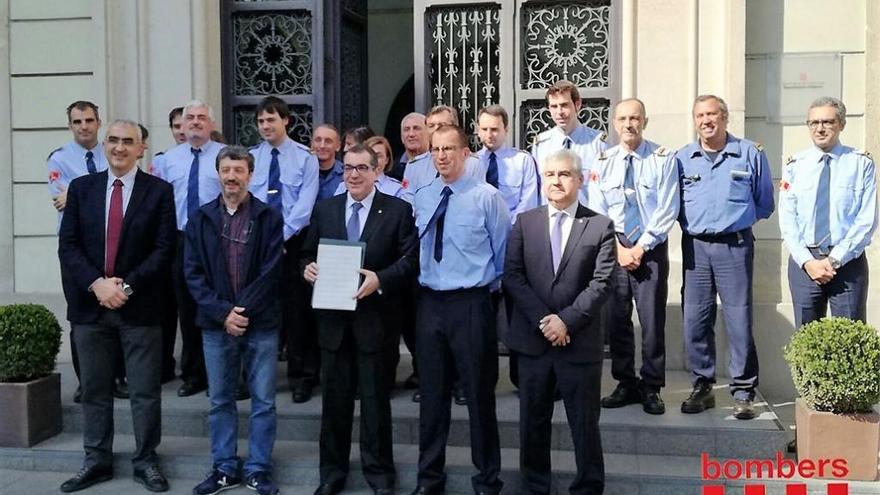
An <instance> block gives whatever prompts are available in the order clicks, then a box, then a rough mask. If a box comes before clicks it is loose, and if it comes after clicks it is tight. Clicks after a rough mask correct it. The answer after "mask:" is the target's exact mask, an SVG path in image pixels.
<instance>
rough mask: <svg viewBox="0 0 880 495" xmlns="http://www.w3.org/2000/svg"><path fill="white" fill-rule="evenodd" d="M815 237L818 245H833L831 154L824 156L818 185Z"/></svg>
mask: <svg viewBox="0 0 880 495" xmlns="http://www.w3.org/2000/svg"><path fill="white" fill-rule="evenodd" d="M814 211H815V215H816V217H815V219H814V226H815V229H816V230H815V231H814V234H813V236H814V238H813V241H815V244H816V247H819V248H822V249H828V247H829V246H830V245H831V155H828V154H826V155H824V156H822V172H821V173H820V174H819V184H818V186H816V208H815V210H814Z"/></svg>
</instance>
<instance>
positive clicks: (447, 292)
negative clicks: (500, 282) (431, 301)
mask: <svg viewBox="0 0 880 495" xmlns="http://www.w3.org/2000/svg"><path fill="white" fill-rule="evenodd" d="M421 289H422V291H423V292H426V293H428V294H433V295H437V296H454V295H456V294H479V293H482V292H489V286H488V285H481V286H479V287H468V288H467V289H450V290H435V289H432V288H430V287H427V286H424V285H422V286H421Z"/></svg>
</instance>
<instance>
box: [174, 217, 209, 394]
mask: <svg viewBox="0 0 880 495" xmlns="http://www.w3.org/2000/svg"><path fill="white" fill-rule="evenodd" d="M183 243H184V237H183V232H178V236H177V255H176V256H175V257H174V272H173V275H174V295H175V297H176V298H177V312H178V316H179V318H180V338H181V340H182V341H183V348H182V349H181V352H180V377H181V378H183V380H184V381H193V382H198V383H204V384H207V383H208V377H207V375H206V374H205V354H204V352H203V350H202V329H200V328H198V327H197V326H196V302H195V301H194V300H193V298H192V296H191V295H190V293H189V287H187V285H186V278H185V277H184V274H183Z"/></svg>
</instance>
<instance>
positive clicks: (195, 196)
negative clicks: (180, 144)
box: [186, 148, 202, 218]
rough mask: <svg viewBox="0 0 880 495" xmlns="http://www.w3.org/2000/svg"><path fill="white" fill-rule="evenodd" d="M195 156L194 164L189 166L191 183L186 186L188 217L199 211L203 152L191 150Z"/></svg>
mask: <svg viewBox="0 0 880 495" xmlns="http://www.w3.org/2000/svg"><path fill="white" fill-rule="evenodd" d="M190 149H191V150H192V154H193V161H192V164H191V165H190V166H189V182H188V183H187V186H186V216H187V218H189V217H191V216H193V215H194V214H195V213H196V211H198V210H199V206H200V204H199V153H201V152H202V150H200V149H198V148H190Z"/></svg>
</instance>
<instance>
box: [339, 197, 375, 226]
mask: <svg viewBox="0 0 880 495" xmlns="http://www.w3.org/2000/svg"><path fill="white" fill-rule="evenodd" d="M374 197H376V189H375V188H373V190H371V191H370V194H368V195H367V197H366V198H364V199H362V200H360V201H357V200H355V199H354V198H352V197H351V194H350V193H346V198H345V225H348V220H349V219H350V218H351V205H353V204H355V203H360V204H361V205H362V206H363V208H361V209H360V210H358V221H359V223H360V225H359V226H360V230H359V231H358V237H360V236H361V235H363V233H364V225H365V224H366V223H367V216H368V215H369V214H370V207H371V206H373V198H374Z"/></svg>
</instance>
